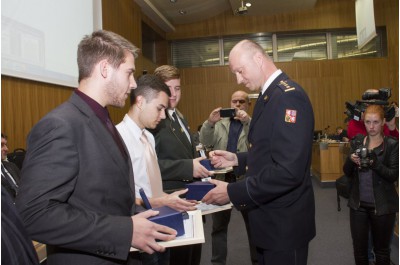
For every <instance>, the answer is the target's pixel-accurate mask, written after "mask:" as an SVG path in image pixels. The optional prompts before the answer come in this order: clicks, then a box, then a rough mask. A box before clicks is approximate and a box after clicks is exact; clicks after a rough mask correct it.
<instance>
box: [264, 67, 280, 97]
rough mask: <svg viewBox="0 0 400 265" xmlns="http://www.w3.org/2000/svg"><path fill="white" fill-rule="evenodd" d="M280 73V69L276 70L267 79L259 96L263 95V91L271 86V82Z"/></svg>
mask: <svg viewBox="0 0 400 265" xmlns="http://www.w3.org/2000/svg"><path fill="white" fill-rule="evenodd" d="M281 73H282V70H281V69H278V70H276V71H275V72H274V73H273V74H272V75H271V76H270V77H269V78H268V79H267V82H265V84H264V85H263V87H262V89H261V95H262V94H264V92H265V90H267V88H268V87H269V86H270V85H271V84H272V82H273V81H274V80H275V79H276V78H277V77H278V76H279V75H280V74H281Z"/></svg>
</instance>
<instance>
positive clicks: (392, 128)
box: [347, 89, 399, 140]
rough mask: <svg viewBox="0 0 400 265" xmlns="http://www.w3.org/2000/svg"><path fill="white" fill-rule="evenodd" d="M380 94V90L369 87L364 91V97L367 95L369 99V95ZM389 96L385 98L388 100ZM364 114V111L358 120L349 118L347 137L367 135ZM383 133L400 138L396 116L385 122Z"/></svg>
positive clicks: (373, 96) (375, 95)
mask: <svg viewBox="0 0 400 265" xmlns="http://www.w3.org/2000/svg"><path fill="white" fill-rule="evenodd" d="M371 95H372V96H371ZM378 95H379V90H377V89H368V90H366V91H365V92H364V95H363V99H364V97H365V96H367V98H366V99H369V97H372V98H375V97H377V96H378ZM378 97H379V96H378ZM388 97H390V96H387V98H388ZM387 98H385V99H386V100H387ZM364 104H365V105H368V104H366V103H364ZM363 116H364V113H362V114H361V119H360V120H358V121H357V120H354V119H350V120H349V124H348V127H347V137H348V138H349V139H350V140H351V139H353V138H354V137H355V136H356V135H357V134H363V135H367V131H366V129H365V126H364V121H363V119H364V118H363ZM383 134H384V135H386V136H393V137H395V138H397V139H399V131H398V129H397V126H396V118H395V117H393V118H392V119H390V120H389V121H386V123H385V124H384V127H383Z"/></svg>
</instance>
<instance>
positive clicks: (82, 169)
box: [16, 93, 135, 265]
mask: <svg viewBox="0 0 400 265" xmlns="http://www.w3.org/2000/svg"><path fill="white" fill-rule="evenodd" d="M27 146H28V148H27V154H26V157H25V160H24V165H23V168H22V172H21V173H22V177H21V182H20V187H19V195H18V196H17V201H16V205H17V208H18V210H19V212H20V214H21V217H22V219H23V221H24V223H25V226H26V228H27V231H28V233H29V234H30V236H31V238H32V239H33V240H35V241H38V242H41V243H44V244H47V256H48V258H47V264H48V265H52V264H85V265H89V264H125V263H126V260H127V259H128V255H129V250H130V246H131V240H132V234H133V225H132V220H131V215H133V213H134V211H135V185H134V180H133V171H132V166H131V162H130V161H131V160H130V158H129V157H128V158H125V157H124V156H123V155H122V153H121V151H120V149H119V148H118V145H117V144H116V143H115V141H114V139H113V137H112V135H111V133H109V131H108V130H107V129H106V127H105V126H104V125H103V123H102V122H101V120H100V119H99V118H98V117H97V116H96V114H95V113H94V112H93V110H92V109H91V108H90V107H89V105H87V104H86V103H85V102H84V101H83V100H82V99H81V98H80V97H79V96H78V95H77V94H75V93H73V95H72V96H71V98H70V99H69V101H67V102H65V103H64V104H62V105H60V106H59V107H58V108H56V109H55V110H53V111H51V112H50V113H49V114H47V115H46V116H45V117H44V118H43V119H42V120H40V121H39V123H37V124H36V125H35V126H34V127H33V129H32V131H31V132H30V134H29V136H28V145H27ZM126 152H127V153H128V151H126Z"/></svg>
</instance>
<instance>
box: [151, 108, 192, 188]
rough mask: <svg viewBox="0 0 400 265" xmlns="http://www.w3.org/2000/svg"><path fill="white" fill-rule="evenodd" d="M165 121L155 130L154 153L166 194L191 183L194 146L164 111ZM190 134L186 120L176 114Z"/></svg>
mask: <svg viewBox="0 0 400 265" xmlns="http://www.w3.org/2000/svg"><path fill="white" fill-rule="evenodd" d="M165 115H166V119H164V120H162V121H161V122H160V123H159V124H158V126H157V128H156V129H155V130H152V131H151V132H152V133H153V134H154V138H155V141H156V152H157V157H158V164H159V165H160V170H161V177H162V179H163V189H164V191H166V192H169V191H173V190H176V189H182V188H185V184H186V183H188V182H191V181H193V158H195V156H196V154H195V150H196V149H195V146H194V141H193V139H192V140H191V143H190V142H189V140H188V138H187V136H186V134H185V132H183V131H182V130H181V127H180V126H179V124H177V123H175V122H173V120H172V117H170V116H169V114H168V111H167V110H166V114H165ZM178 115H179V116H180V118H181V120H182V121H183V123H184V124H185V126H186V129H187V130H188V132H189V134H190V130H189V127H188V125H187V122H186V120H185V119H184V118H183V116H182V115H181V114H180V113H179V112H178Z"/></svg>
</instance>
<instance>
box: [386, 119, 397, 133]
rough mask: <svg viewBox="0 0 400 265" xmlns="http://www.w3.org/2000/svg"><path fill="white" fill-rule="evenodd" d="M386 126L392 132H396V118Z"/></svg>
mask: <svg viewBox="0 0 400 265" xmlns="http://www.w3.org/2000/svg"><path fill="white" fill-rule="evenodd" d="M386 126H387V127H388V128H389V130H390V131H393V130H396V129H397V127H396V117H393V119H391V120H390V121H387V122H386Z"/></svg>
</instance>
